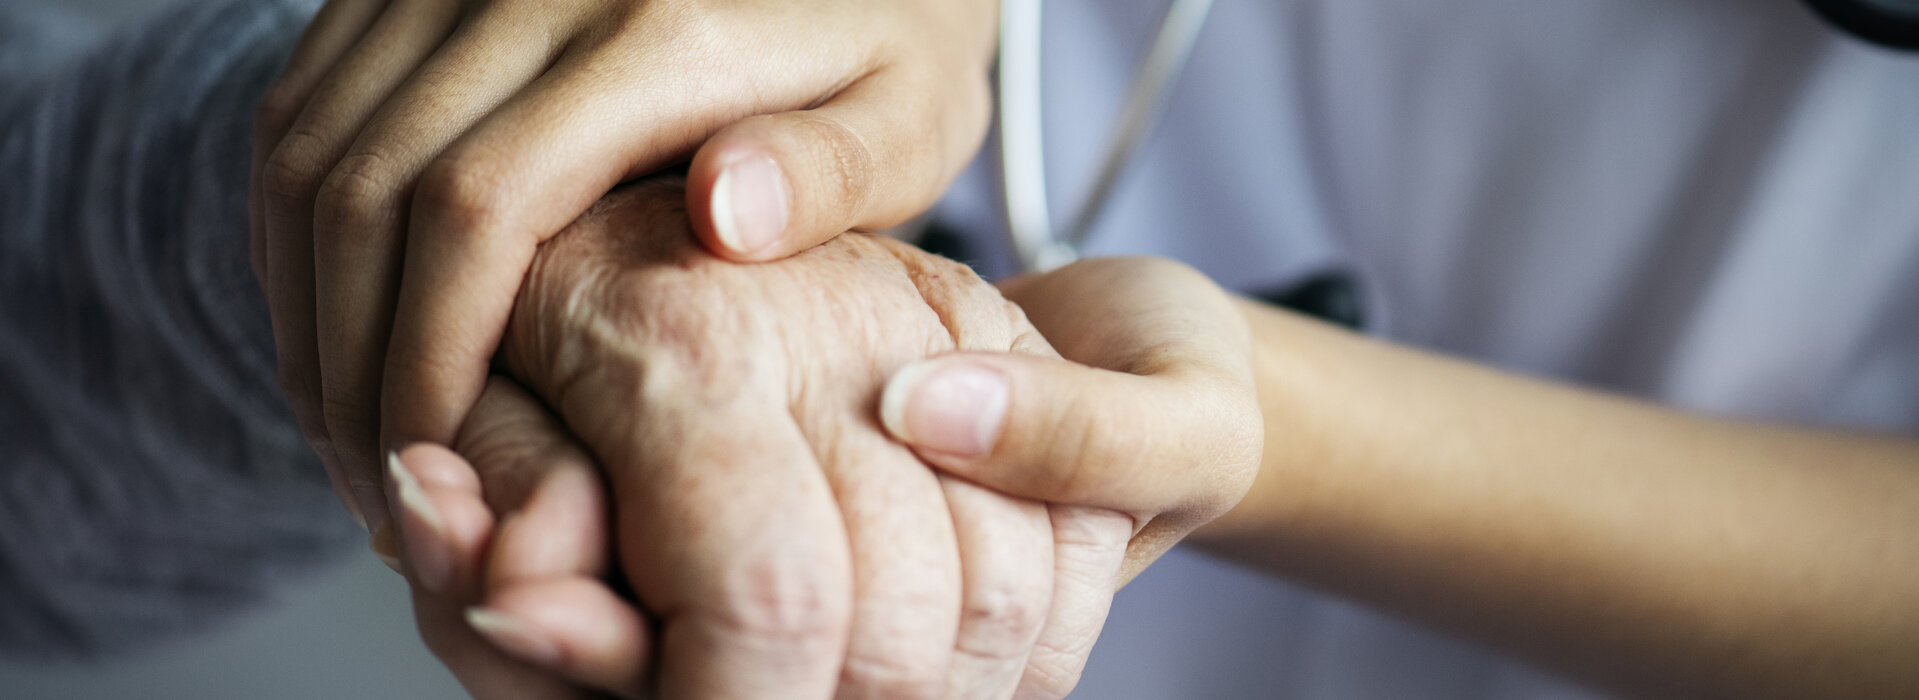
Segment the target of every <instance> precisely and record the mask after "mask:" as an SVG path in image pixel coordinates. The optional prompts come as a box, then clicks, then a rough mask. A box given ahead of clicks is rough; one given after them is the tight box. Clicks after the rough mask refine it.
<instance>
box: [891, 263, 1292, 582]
mask: <svg viewBox="0 0 1919 700" xmlns="http://www.w3.org/2000/svg"><path fill="white" fill-rule="evenodd" d="M1004 291H1005V293H1006V296H1007V297H1008V298H1009V299H1012V300H1013V301H1015V302H1018V303H1019V305H1020V306H1021V307H1023V308H1024V309H1025V310H1026V314H1027V316H1028V317H1029V318H1030V319H1031V320H1032V323H1033V325H1034V326H1035V327H1037V328H1038V329H1039V331H1040V332H1041V333H1042V334H1043V335H1045V336H1046V338H1047V339H1048V340H1050V341H1052V344H1053V346H1054V347H1055V348H1057V349H1058V350H1059V353H1060V355H1062V356H1064V357H1065V360H1060V359H1053V358H1046V357H1037V356H1033V355H1022V354H1018V353H989V352H959V353H953V354H950V355H946V356H944V357H939V358H935V359H931V360H927V361H924V362H919V363H915V364H913V365H911V366H908V367H907V368H905V369H903V370H901V371H900V372H898V373H897V374H895V375H893V378H892V379H891V381H890V382H889V383H888V385H887V387H886V392H885V402H884V410H883V412H882V415H883V416H884V417H885V421H886V427H887V429H888V430H889V431H890V432H891V433H892V434H893V435H894V436H895V437H898V438H899V439H900V440H901V441H903V442H906V443H908V444H910V445H913V446H914V448H915V450H916V451H917V452H918V453H919V455H920V457H921V458H923V459H925V460H926V461H927V462H928V463H931V464H933V465H935V466H937V467H939V468H940V469H942V470H945V471H946V472H947V473H950V474H953V475H957V476H960V477H963V478H965V479H968V480H971V481H976V482H978V483H980V484H983V485H985V486H987V487H990V488H994V489H999V490H1002V491H1005V492H1007V493H1011V494H1017V495H1021V496H1025V497H1027V498H1034V499H1039V500H1044V501H1048V502H1052V503H1068V504H1079V505H1086V506H1097V507H1103V508H1112V509H1115V510H1119V511H1123V512H1126V513H1128V514H1131V515H1132V516H1133V519H1134V521H1135V522H1136V523H1137V524H1138V527H1139V532H1138V535H1137V536H1135V537H1134V539H1133V543H1132V546H1131V547H1130V548H1129V549H1128V552H1127V562H1126V573H1125V576H1124V577H1123V580H1130V579H1131V578H1132V576H1134V575H1136V574H1137V573H1138V572H1139V571H1140V570H1142V569H1144V568H1145V567H1146V566H1147V565H1148V564H1150V563H1151V562H1152V561H1153V560H1154V559H1155V558H1157V557H1158V556H1159V555H1160V554H1162V553H1164V552H1165V551H1166V550H1167V549H1169V548H1171V547H1172V546H1173V544H1175V543H1177V542H1178V541H1179V540H1180V539H1181V538H1183V537H1185V536H1186V535H1187V534H1188V533H1191V532H1192V531H1193V530H1194V529H1196V528H1198V527H1199V526H1200V525H1203V524H1205V523H1207V522H1208V521H1210V520H1212V519H1214V518H1217V517H1219V516H1220V515H1222V514H1224V513H1225V512H1226V511H1227V510H1229V509H1231V508H1232V507H1233V505H1235V504H1237V503H1238V502H1239V500H1240V498H1242V497H1243V496H1245V494H1246V491H1247V489H1248V488H1250V487H1251V486H1252V482H1253V478H1254V477H1255V476H1256V475H1257V474H1258V469H1259V461H1260V456H1261V448H1262V445H1263V437H1264V433H1265V429H1264V424H1263V422H1262V419H1261V414H1260V408H1259V402H1258V396H1257V393H1256V392H1255V390H1254V385H1253V369H1252V340H1251V337H1250V334H1249V332H1248V330H1247V327H1246V320H1245V318H1244V317H1243V316H1242V315H1241V312H1240V310H1239V309H1238V308H1237V307H1236V306H1235V305H1234V303H1233V301H1232V299H1231V298H1230V297H1228V296H1227V295H1226V294H1225V293H1224V292H1223V291H1221V290H1220V289H1219V287H1218V286H1216V285H1214V284H1213V283H1212V281H1211V280H1208V279H1206V277H1205V276H1204V275H1201V274H1200V273H1198V272H1196V271H1194V270H1192V269H1191V268H1187V267H1185V266H1183V265H1179V264H1177V263H1173V262H1170V261H1164V260H1154V259H1145V258H1131V259H1104V260H1089V261H1084V262H1080V263H1077V264H1074V265H1070V266H1067V267H1065V268H1062V269H1060V270H1058V271H1055V272H1052V273H1049V274H1046V275H1041V276H1037V277H1031V278H1022V279H1017V280H1013V281H1012V282H1010V283H1008V284H1006V285H1005V286H1004ZM1067 360H1070V362H1069V361H1067Z"/></svg>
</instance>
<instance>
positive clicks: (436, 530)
mask: <svg viewBox="0 0 1919 700" xmlns="http://www.w3.org/2000/svg"><path fill="white" fill-rule="evenodd" d="M389 464H390V468H391V469H392V470H393V475H392V477H391V478H392V479H393V480H394V481H395V482H396V484H395V489H394V490H395V493H396V494H397V498H398V500H399V501H400V503H401V504H402V508H403V510H402V514H401V523H400V525H401V530H402V531H403V532H405V537H406V541H405V546H404V550H405V554H404V555H403V556H404V559H405V560H406V561H407V565H406V567H405V568H406V570H407V574H408V581H409V583H411V584H412V589H413V608H414V616H415V618H416V622H417V623H418V625H419V627H420V635H421V638H422V639H423V640H424V641H425V642H426V644H427V647H428V648H429V649H431V650H432V651H433V653H434V655H436V656H438V657H439V658H440V660H441V661H442V662H443V663H445V664H446V666H447V668H448V669H449V670H451V671H452V672H453V675H454V677H455V678H458V679H459V680H460V683H461V684H462V685H464V686H465V687H466V688H467V691H468V692H469V693H472V694H473V696H474V697H475V698H479V699H481V700H493V699H495V698H498V699H500V700H505V699H507V698H523V697H524V698H540V699H542V700H545V699H549V698H550V699H553V700H572V699H574V698H585V697H587V695H586V693H584V692H583V691H582V690H580V689H577V688H575V687H574V686H573V685H572V684H570V683H568V682H566V680H565V679H563V678H561V677H559V676H557V675H555V674H553V673H551V672H548V671H544V670H542V669H540V668H537V667H535V666H532V665H529V664H526V663H524V662H521V661H518V660H516V659H514V658H513V657H512V656H510V655H508V654H506V653H504V652H502V651H501V650H500V649H498V648H497V647H496V646H494V644H493V643H492V642H491V641H489V640H488V639H486V638H483V637H481V636H480V635H479V634H478V633H477V632H476V631H475V630H474V629H473V628H472V627H471V626H470V625H469V623H468V621H467V619H466V610H467V609H468V608H469V607H471V606H473V605H475V604H477V603H478V602H479V600H480V593H481V591H480V588H479V582H478V576H477V574H476V573H475V572H476V571H477V568H476V564H477V561H478V559H479V557H480V556H481V553H482V552H483V551H484V550H485V548H486V542H487V539H488V536H489V535H490V531H491V528H492V525H493V521H492V514H491V512H490V511H488V510H487V509H486V507H485V505H484V504H483V503H482V502H481V501H480V499H479V497H478V496H479V488H478V486H479V482H478V479H477V475H476V473H475V471H474V468H473V467H472V466H470V465H469V464H468V463H467V462H466V461H465V460H464V459H462V458H461V457H460V456H459V455H456V454H454V453H452V452H450V451H447V450H446V449H445V448H441V447H439V446H437V445H422V446H417V447H414V448H409V449H408V450H406V451H404V452H402V453H401V454H399V455H398V456H396V457H394V458H393V459H392V460H390V462H389ZM422 520H430V521H432V525H431V529H430V530H428V529H425V528H423V527H422V525H423V524H422V523H421V522H420V521H422ZM429 550H431V551H436V552H439V554H438V555H432V556H443V557H445V558H446V564H447V566H448V567H449V568H448V570H449V571H452V572H459V573H458V574H451V575H453V576H454V577H455V578H453V579H452V580H449V581H447V582H445V583H444V584H443V585H439V586H435V587H428V586H425V585H422V580H423V576H422V569H421V567H420V565H419V562H420V561H422V557H423V556H429V555H426V554H425V552H427V551H429Z"/></svg>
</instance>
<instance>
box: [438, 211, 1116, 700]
mask: <svg viewBox="0 0 1919 700" xmlns="http://www.w3.org/2000/svg"><path fill="white" fill-rule="evenodd" d="M686 226H687V225H686V223H685V219H684V216H683V214H682V213H681V210H680V205H679V197H678V191H677V190H675V189H673V188H672V187H668V186H661V185H658V184H643V185H640V186H637V187H634V188H632V189H629V190H625V191H621V192H617V193H615V194H614V195H611V196H610V197H609V198H608V199H607V201H606V202H605V203H603V204H602V205H601V206H600V207H598V208H596V209H595V210H594V211H593V212H591V213H589V214H588V215H587V216H586V217H583V218H582V219H581V220H580V222H578V223H577V224H575V225H574V226H573V227H572V228H571V229H569V230H568V231H567V232H565V233H564V234H562V235H561V236H559V237H557V238H555V239H554V240H552V241H550V242H548V243H547V244H546V245H545V246H543V247H542V249H541V251H540V258H539V259H538V260H537V261H536V262H535V263H534V265H533V267H532V271H531V274H530V276H529V278H528V281H527V284H526V287H525V289H524V290H523V291H522V293H521V295H520V298H519V302H518V304H517V306H516V309H515V311H514V314H513V324H512V326H511V327H510V328H509V330H508V334H507V337H506V342H505V345H504V350H505V358H506V361H507V365H508V366H509V367H510V369H511V371H512V372H514V373H515V374H516V375H518V376H520V377H521V378H522V379H523V380H525V381H526V383H527V384H528V386H529V387H530V388H532V389H533V390H534V391H535V392H536V393H538V394H540V395H541V396H543V397H544V398H545V399H546V400H547V402H548V404H549V405H551V406H553V407H554V409H555V410H556V411H557V412H558V413H559V415H560V416H561V417H562V418H563V419H564V421H565V422H566V424H567V426H568V428H569V429H570V430H571V431H572V433H573V434H575V435H578V436H579V439H580V440H581V442H583V443H584V444H586V445H588V446H589V447H590V449H591V452H592V453H593V454H594V456H595V457H597V459H598V460H599V461H600V463H601V464H602V465H603V467H604V468H605V470H606V473H607V477H608V481H609V485H610V488H611V494H612V500H613V503H614V513H615V517H616V528H615V532H616V533H617V536H616V540H617V551H618V555H619V563H620V565H621V567H622V569H623V570H624V572H625V574H626V576H627V578H628V580H629V581H630V583H631V585H632V588H633V591H634V593H635V595H636V596H637V598H638V599H639V602H640V603H641V604H642V605H644V606H645V609H646V610H647V611H648V612H649V613H650V614H652V615H654V616H656V617H657V620H658V623H659V627H658V635H659V636H658V638H657V639H652V638H646V637H645V636H644V635H645V634H646V630H644V629H641V628H638V627H635V628H632V629H629V630H626V632H629V633H630V634H629V635H628V636H624V637H622V636H621V635H617V634H609V633H606V632H605V631H604V630H601V631H598V632H594V631H592V630H588V629H582V628H581V627H578V626H574V627H569V626H568V625H567V624H565V623H564V622H563V621H556V618H555V617H554V616H555V615H560V616H561V617H564V616H565V615H575V617H572V618H567V619H581V618H584V619H591V616H590V615H587V614H586V613H583V612H579V611H574V612H570V613H565V614H561V613H556V612H554V611H555V610H560V609H566V608H567V606H568V605H569V604H568V603H567V602H566V601H564V600H556V599H550V598H549V599H541V602H539V604H538V605H535V601H534V600H533V599H529V598H527V597H524V596H519V597H509V598H508V599H505V600H500V599H495V598H492V597H489V603H488V606H489V611H490V613H493V614H497V615H498V617H489V618H487V619H490V620H493V621H494V622H498V621H499V620H511V621H512V622H511V623H510V624H509V625H508V626H510V627H512V628H513V629H515V630H517V631H518V633H517V634H516V635H514V638H513V639H510V640H505V641H503V643H502V647H503V648H508V649H510V650H513V651H515V652H516V653H518V654H519V655H520V658H522V659H523V660H526V661H531V662H538V663H541V664H542V665H543V667H547V668H551V669H554V670H556V671H558V672H560V673H562V674H563V675H565V676H567V677H569V678H573V679H576V680H579V681H580V682H582V683H585V684H588V685H591V686H594V687H599V688H604V689H607V690H611V691H614V692H616V693H619V694H622V695H626V696H639V695H642V694H643V693H644V691H645V690H646V688H647V687H648V686H646V685H645V683H646V679H648V678H649V673H648V671H649V670H650V671H652V672H655V673H657V676H656V678H655V680H657V683H658V688H659V689H660V690H661V692H662V694H663V695H664V696H666V697H700V698H705V697H828V696H834V695H835V694H836V692H837V694H838V696H840V697H888V698H893V697H905V698H912V697H955V698H973V697H1006V696H1008V695H1010V694H1012V691H1013V690H1014V688H1015V687H1016V686H1018V687H1019V688H1020V689H1021V692H1020V696H1021V697H1060V696H1063V695H1064V694H1065V693H1066V692H1067V691H1069V690H1070V689H1071V688H1072V686H1073V684H1074V683H1075V682H1077V678H1078V674H1079V671H1080V669H1081V667H1082V666H1083V663H1084V661H1085V657H1086V655H1087V654H1088V653H1089V652H1090V649H1091V646H1092V643H1093V641H1094V640H1095V639H1096V637H1097V635H1098V630H1099V627H1100V626H1101V624H1103V622H1104V617H1105V611H1106V608H1107V606H1108V604H1109V602H1110V597H1111V595H1112V591H1113V588H1114V586H1115V585H1116V577H1117V573H1118V570H1119V566H1120V561H1121V558H1122V557H1123V554H1124V550H1125V546H1126V542H1127V539H1128V537H1129V536H1130V535H1131V534H1132V521H1131V519H1130V518H1127V517H1126V516H1124V515H1121V514H1118V513H1113V512H1110V511H1105V510H1101V509H1096V508H1054V509H1050V510H1049V509H1048V508H1047V507H1045V506H1043V505H1041V504H1039V503H1036V502H1031V501H1020V500H1015V499H1009V498H1006V497H1004V496H1001V495H999V494H997V493H994V492H991V491H987V490H985V489H982V488H979V487H977V486H974V485H972V484H969V483H967V482H965V481H962V480H959V479H953V478H950V477H942V476H939V475H938V474H937V473H936V472H934V471H932V470H930V469H928V468H927V467H926V466H925V465H924V464H923V463H921V462H920V461H919V460H918V459H917V458H915V457H914V456H913V454H912V453H911V452H910V451H909V450H907V449H906V448H905V447H903V446H901V445H899V444H897V443H895V442H893V441H892V440H890V439H888V438H887V436H886V435H885V433H884V432H883V430H882V429H881V427H880V425H879V420H878V404H879V393H880V389H881V386H882V384H883V382H884V380H885V378H886V376H887V375H888V374H890V373H891V372H892V371H894V370H896V369H897V368H899V367H902V366H904V365H906V364H907V363H910V362H912V361H914V360H918V359H921V358H925V357H928V356H931V355H934V354H937V353H943V352H949V351H952V350H955V349H965V350H979V351H997V352H1013V353H1020V354H1036V355H1047V356H1050V355H1051V350H1050V348H1048V347H1047V346H1046V344H1045V342H1044V341H1043V340H1041V339H1040V338H1039V337H1038V336H1037V335H1036V334H1034V333H1033V331H1032V328H1031V326H1030V325H1028V324H1027V323H1026V321H1025V320H1024V317H1023V315H1022V314H1021V313H1020V312H1019V310H1018V308H1017V307H1015V306H1013V305H1011V304H1009V303H1007V302H1006V301H1005V300H1004V299H1002V298H1001V297H1000V296H999V295H998V294H997V292H996V291H995V290H994V289H993V288H992V287H990V286H988V285H986V284H984V283H983V282H981V281H979V279H978V278H977V277H975V276H974V275H973V274H972V273H971V272H970V271H969V270H967V269H966V268H964V267H963V266H960V265H958V264H955V263H951V262H949V261H945V260H942V259H939V258H936V257H933V256H929V255H926V254H924V253H921V252H919V251H917V250H914V249H912V248H910V247H908V246H905V245H903V244H899V243H897V242H894V241H891V240H888V239H883V238H875V237H868V236H844V237H841V238H838V239H835V240H833V241H831V242H828V243H827V244H825V245H822V246H821V247H819V248H816V249H813V250H809V251H806V252H803V253H801V254H799V255H796V256H794V257H792V258H790V259H787V260H783V261H780V262H776V263H767V264H760V265H738V264H732V263H726V262H723V261H721V260H718V259H716V258H714V257H712V256H710V255H709V254H707V253H705V252H704V251H702V250H701V249H699V248H698V247H696V246H694V245H693V244H692V243H691V237H690V236H688V235H687V230H686ZM411 510H412V509H409V512H408V513H407V514H406V515H404V516H403V518H402V521H401V525H402V530H403V531H404V533H405V535H406V536H405V541H406V543H407V550H408V551H407V558H408V560H409V568H410V569H411V570H412V572H413V574H414V578H415V579H416V580H417V581H419V582H421V583H422V586H423V588H425V589H428V590H444V589H446V588H448V587H450V586H455V585H457V584H456V583H454V582H458V581H461V580H464V579H467V578H469V577H470V576H471V575H472V574H471V571H472V567H470V566H468V565H466V564H465V563H463V562H462V561H461V557H460V556H458V554H457V552H455V551H452V550H453V549H454V548H445V547H441V545H440V543H444V542H446V540H447V536H446V533H442V532H436V531H435V528H434V527H433V525H432V523H431V522H429V520H430V519H428V518H422V517H418V515H417V514H415V513H413V512H411ZM436 549H437V551H436ZM595 596H598V594H595ZM590 599H591V600H600V599H603V597H590ZM583 605H588V606H590V605H592V603H584V604H583ZM540 606H546V607H540ZM494 627H495V628H496V629H497V628H498V627H499V626H498V625H494ZM623 629H624V628H623ZM636 635H637V636H636ZM529 640H534V641H531V642H529ZM607 649H615V650H623V651H619V652H607V651H606V650H607ZM635 649H640V650H646V649H656V650H657V655H656V656H653V657H651V658H653V659H655V660H657V664H658V665H657V667H656V668H654V669H646V668H644V666H643V664H642V662H643V661H645V660H646V659H647V658H648V657H647V656H646V655H644V654H639V655H636V654H631V653H625V652H630V651H631V650H635ZM529 650H532V651H531V653H528V652H529ZM541 650H545V651H541ZM553 650H558V651H553ZM622 659H624V661H622Z"/></svg>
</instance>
